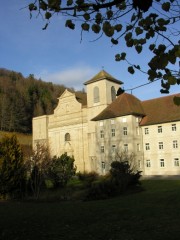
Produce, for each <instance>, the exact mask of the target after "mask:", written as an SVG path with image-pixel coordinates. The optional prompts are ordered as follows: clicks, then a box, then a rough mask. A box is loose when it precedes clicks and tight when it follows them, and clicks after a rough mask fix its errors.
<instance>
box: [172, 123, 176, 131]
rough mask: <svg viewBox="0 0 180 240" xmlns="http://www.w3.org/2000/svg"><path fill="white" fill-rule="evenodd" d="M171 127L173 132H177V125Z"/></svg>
mask: <svg viewBox="0 0 180 240" xmlns="http://www.w3.org/2000/svg"><path fill="white" fill-rule="evenodd" d="M171 127H172V131H173V132H175V131H176V124H172V125H171Z"/></svg>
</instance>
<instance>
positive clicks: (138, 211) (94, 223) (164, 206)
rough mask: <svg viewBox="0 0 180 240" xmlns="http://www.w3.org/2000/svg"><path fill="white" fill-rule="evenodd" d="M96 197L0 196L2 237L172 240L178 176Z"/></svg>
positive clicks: (179, 210)
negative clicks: (61, 199)
mask: <svg viewBox="0 0 180 240" xmlns="http://www.w3.org/2000/svg"><path fill="white" fill-rule="evenodd" d="M142 184H143V187H144V189H145V191H142V192H140V193H136V194H131V195H124V196H121V197H117V198H113V199H109V200H99V201H90V202H82V201H69V202H57V201H56V202H52V201H51V202H0V240H36V239H37V240H70V239H72V240H81V239H83V240H90V239H93V240H96V239H98V240H100V239H102V240H121V239H122V240H136V239H137V240H171V239H172V240H176V239H178V240H179V238H180V226H179V220H180V180H151V181H150V180H144V181H143V182H142Z"/></svg>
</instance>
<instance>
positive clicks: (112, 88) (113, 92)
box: [111, 86, 116, 101]
mask: <svg viewBox="0 0 180 240" xmlns="http://www.w3.org/2000/svg"><path fill="white" fill-rule="evenodd" d="M115 99H116V90H115V87H114V86H112V87H111V100H112V101H114V100H115Z"/></svg>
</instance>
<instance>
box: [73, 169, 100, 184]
mask: <svg viewBox="0 0 180 240" xmlns="http://www.w3.org/2000/svg"><path fill="white" fill-rule="evenodd" d="M77 176H78V178H79V180H80V181H82V182H84V185H85V187H90V186H91V184H92V183H93V182H94V181H96V180H97V179H98V178H99V174H98V173H96V172H84V173H81V172H79V173H78V174H77Z"/></svg>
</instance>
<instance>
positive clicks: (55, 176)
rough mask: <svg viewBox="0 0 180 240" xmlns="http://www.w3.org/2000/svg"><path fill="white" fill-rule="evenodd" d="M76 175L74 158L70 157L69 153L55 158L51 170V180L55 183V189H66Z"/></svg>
mask: <svg viewBox="0 0 180 240" xmlns="http://www.w3.org/2000/svg"><path fill="white" fill-rule="evenodd" d="M75 173H76V167H75V166H74V157H70V156H68V155H67V153H64V154H62V155H61V156H60V157H57V156H54V158H53V159H52V163H51V166H50V169H49V178H50V179H51V181H52V182H53V185H54V188H57V187H64V186H65V185H66V184H67V182H68V181H69V180H70V179H71V178H72V176H74V175H75Z"/></svg>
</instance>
